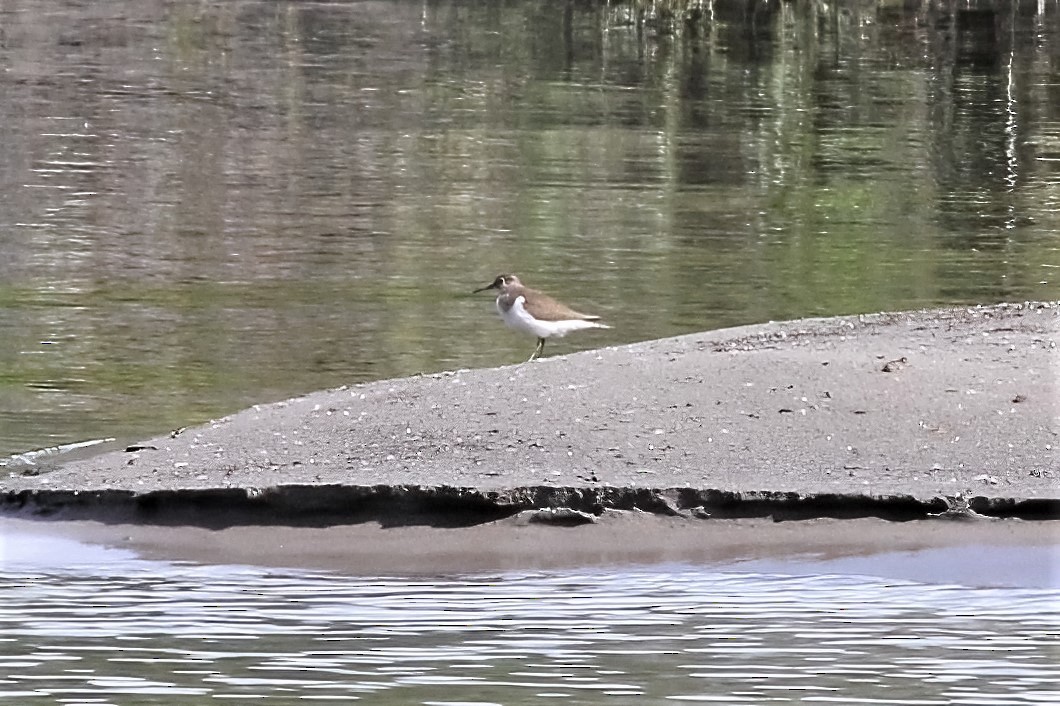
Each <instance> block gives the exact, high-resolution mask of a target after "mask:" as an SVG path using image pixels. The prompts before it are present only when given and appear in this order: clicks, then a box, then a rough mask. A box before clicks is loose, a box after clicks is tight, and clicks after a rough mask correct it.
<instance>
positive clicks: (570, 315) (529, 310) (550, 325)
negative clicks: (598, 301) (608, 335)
mask: <svg viewBox="0 0 1060 706" xmlns="http://www.w3.org/2000/svg"><path fill="white" fill-rule="evenodd" d="M487 289H496V290H497V291H498V292H499V294H498V295H497V313H498V314H500V315H501V318H502V319H504V323H506V324H508V326H510V327H511V328H513V329H515V330H516V331H522V332H524V333H528V334H530V335H532V336H537V348H535V349H534V353H533V355H531V356H530V358H529V359H528V360H527V361H526V362H527V363H529V362H530V361H531V360H533V359H534V358H536V357H538V356H539V355H541V351H543V350H544V349H545V340H546V339H548V338H551V337H552V336H555V337H557V338H562V337H563V336H566V335H567V334H568V333H570V332H571V331H580V330H581V329H587V328H611V327H610V326H608V325H607V324H603V323H600V317H599V316H593V315H592V314H582V313H580V312H577V311H575V310H574V309H571V308H570V307H569V306H567V305H566V304H563V303H562V302H558V301H556V300H555V299H553V298H552V297H550V296H548V295H547V294H545V293H544V292H539V291H538V290H536V289H531V288H530V287H526V286H524V285H523V283H522V282H520V281H519V278H518V277H516V276H515V275H498V276H497V279H495V280H493V283H492V284H489V285H487V286H485V287H481V288H479V289H476V290H475V291H474V292H473V293H478V292H485V291H486V290H487Z"/></svg>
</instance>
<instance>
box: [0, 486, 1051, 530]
mask: <svg viewBox="0 0 1060 706" xmlns="http://www.w3.org/2000/svg"><path fill="white" fill-rule="evenodd" d="M0 511H3V512H5V513H8V514H18V515H21V516H23V517H27V516H28V517H37V518H41V519H90V520H96V521H100V522H106V523H143V524H156V525H191V526H197V527H203V528H208V529H223V528H226V527H234V526H240V525H276V526H296V527H329V526H335V525H343V524H356V523H362V522H378V523H379V524H381V525H383V526H388V527H400V526H412V525H425V526H431V527H468V526H473V525H478V524H484V523H487V522H493V521H496V520H501V519H505V518H509V517H512V516H515V515H519V514H521V513H527V516H528V519H529V520H531V521H538V522H548V523H551V524H558V525H576V524H583V523H587V522H593V521H594V520H595V518H597V517H599V516H600V515H602V514H603V513H605V512H608V511H639V512H645V513H652V514H656V515H661V516H670V517H685V518H688V519H689V520H707V519H735V518H772V519H773V520H775V521H778V522H779V521H787V520H809V519H816V518H834V519H857V518H869V517H872V518H880V519H884V520H892V521H908V520H919V519H928V518H932V517H938V518H953V519H976V518H983V519H991V518H995V519H1001V518H1018V519H1023V520H1055V519H1060V499H1039V498H1030V499H1021V498H1005V497H984V496H974V497H964V496H949V497H943V496H936V497H932V498H917V497H914V496H912V495H902V494H894V495H870V494H840V493H803V494H800V493H794V492H777V491H750V492H738V491H726V490H717V489H693V488H619V487H598V488H587V487H553V486H532V487H522V488H514V489H510V490H491V491H484V490H479V489H476V488H460V487H452V486H444V485H443V486H419V485H376V486H358V485H281V486H274V487H269V488H192V489H178V490H152V491H149V492H143V493H137V492H133V491H130V490H118V489H101V490H87V491H76V490H50V489H36V490H22V491H12V492H8V493H5V494H3V495H0Z"/></svg>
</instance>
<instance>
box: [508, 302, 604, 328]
mask: <svg viewBox="0 0 1060 706" xmlns="http://www.w3.org/2000/svg"><path fill="white" fill-rule="evenodd" d="M524 301H525V297H522V296H520V297H516V298H515V301H514V302H512V306H511V308H509V309H508V311H504V310H503V309H501V308H500V306H498V307H497V312H498V313H499V314H500V315H501V318H502V319H504V323H506V324H508V326H510V327H512V328H513V329H515V330H516V331H522V332H523V333H528V334H530V335H531V336H536V337H538V338H550V337H552V336H555V337H557V338H562V337H563V336H566V335H567V334H568V333H570V332H571V331H580V330H581V329H586V328H598V327H599V326H600V325H599V324H597V323H595V322H592V321H582V320H581V319H568V320H566V321H540V320H538V319H535V318H534V317H533V316H530V313H529V312H528V311H527V310H526V309H525V308H524V307H523V302H524Z"/></svg>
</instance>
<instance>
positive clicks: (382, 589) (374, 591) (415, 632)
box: [0, 535, 1060, 706]
mask: <svg viewBox="0 0 1060 706" xmlns="http://www.w3.org/2000/svg"><path fill="white" fill-rule="evenodd" d="M15 539H16V538H15V537H14V536H10V537H9V540H12V541H11V542H10V543H9V544H8V545H7V547H6V551H5V553H4V560H3V562H2V563H0V635H2V637H0V703H11V704H33V705H36V704H63V703H85V704H87V703H94V704H201V703H204V702H206V701H208V700H209V701H213V700H215V699H228V700H230V701H231V702H234V703H275V704H295V703H315V702H318V701H320V702H339V703H347V702H351V701H354V700H362V701H364V702H365V703H372V704H388V703H393V704H398V703H401V704H413V703H422V704H455V703H461V704H470V703H474V704H539V703H543V702H544V703H548V702H552V701H555V702H560V703H575V704H644V703H673V702H677V703H681V702H708V703H710V702H712V703H773V702H779V703H845V704H849V703H887V704H910V705H912V704H991V705H994V706H997V705H1000V704H1029V703H1031V704H1032V703H1041V704H1045V703H1056V701H1057V699H1058V698H1060V691H1058V690H1057V683H1058V681H1057V678H1058V674H1057V668H1056V664H1057V662H1058V658H1060V638H1058V635H1060V577H1057V576H1056V575H1048V574H1046V575H1044V576H1042V575H1039V576H1038V577H1037V578H1032V579H1030V580H1027V577H1021V576H1020V575H1018V574H1004V575H1002V574H1000V573H997V574H994V573H991V571H990V567H991V562H992V560H997V559H999V555H1000V554H1009V555H1010V554H1018V553H1023V554H1026V556H1025V557H1024V558H1025V559H1028V560H1029V563H1038V564H1039V565H1045V564H1048V562H1049V560H1050V555H1049V550H1047V549H1043V548H1042V547H1040V546H1039V547H1022V548H1021V547H1007V548H1004V549H1002V548H999V547H965V548H963V549H961V548H954V547H951V548H943V549H938V550H930V551H925V552H921V553H920V556H919V563H920V565H921V568H922V569H923V568H924V567H934V570H930V569H928V570H926V571H922V573H921V574H920V577H919V579H917V580H913V579H911V578H910V577H909V575H908V573H909V572H908V568H909V567H910V566H911V565H914V564H916V563H917V561H910V559H911V557H908V556H906V557H895V556H888V555H871V556H866V557H861V558H859V559H852V560H845V561H826V562H815V561H812V560H806V559H801V560H800V559H789V560H769V561H768V562H767V561H764V560H759V561H755V562H730V563H727V564H717V565H710V566H703V565H677V564H669V565H656V566H651V567H616V568H606V569H604V568H601V569H591V570H584V569H583V570H570V571H545V572H529V573H528V572H502V573H490V574H481V573H479V574H471V575H459V574H456V575H433V576H417V577H407V576H406V577H391V576H376V577H353V576H350V575H344V574H342V573H337V572H330V573H325V572H311V571H294V570H286V569H263V568H256V567H251V566H233V565H210V566H207V565H196V564H187V563H172V562H160V561H146V560H143V559H141V558H138V557H137V556H136V555H135V554H133V553H131V552H128V551H125V550H118V549H106V548H103V547H99V546H94V545H85V544H79V543H77V542H74V541H72V540H69V539H60V538H54V537H50V538H49V537H39V536H38V537H34V536H30V535H21V536H19V537H17V539H18V542H17V543H16V542H15V541H14V540H15ZM973 555H974V556H973ZM912 559H916V557H912ZM1004 561H1005V560H1004V559H1003V560H1002V563H1003V562H1004ZM962 563H963V564H966V565H969V566H971V565H978V566H980V567H982V568H983V571H982V573H981V574H980V575H979V576H978V577H977V578H976V577H974V576H973V575H971V574H969V575H968V576H967V578H966V580H963V581H953V580H949V579H947V578H946V577H947V576H949V575H952V572H951V571H950V569H951V568H952V567H953V566H954V565H955V564H962Z"/></svg>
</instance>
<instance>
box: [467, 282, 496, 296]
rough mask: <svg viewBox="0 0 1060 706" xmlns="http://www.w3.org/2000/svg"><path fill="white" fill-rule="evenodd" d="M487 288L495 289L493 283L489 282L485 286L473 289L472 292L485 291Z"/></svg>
mask: <svg viewBox="0 0 1060 706" xmlns="http://www.w3.org/2000/svg"><path fill="white" fill-rule="evenodd" d="M487 289H493V285H492V284H487V285H486V286H485V287H479V288H478V289H476V290H475V291H473V292H472V294H478V293H479V292H485V291H486V290H487Z"/></svg>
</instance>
